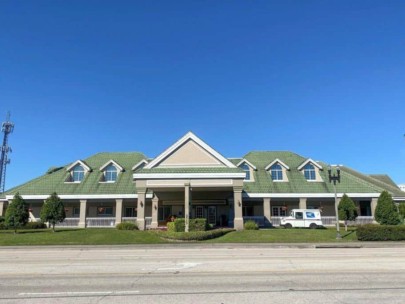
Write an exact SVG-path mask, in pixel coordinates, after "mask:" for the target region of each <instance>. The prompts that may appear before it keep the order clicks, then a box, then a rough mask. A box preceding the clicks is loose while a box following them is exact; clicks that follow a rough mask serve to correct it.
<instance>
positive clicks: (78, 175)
mask: <svg viewBox="0 0 405 304" xmlns="http://www.w3.org/2000/svg"><path fill="white" fill-rule="evenodd" d="M66 171H68V172H69V176H68V178H67V179H66V181H65V182H66V183H81V182H82V181H83V180H84V177H85V176H86V174H87V173H88V172H91V168H90V167H89V166H87V165H86V164H85V163H84V162H83V161H81V160H78V161H75V162H74V163H73V164H71V165H70V166H69V167H67V168H66Z"/></svg>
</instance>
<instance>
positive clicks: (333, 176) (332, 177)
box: [328, 166, 342, 239]
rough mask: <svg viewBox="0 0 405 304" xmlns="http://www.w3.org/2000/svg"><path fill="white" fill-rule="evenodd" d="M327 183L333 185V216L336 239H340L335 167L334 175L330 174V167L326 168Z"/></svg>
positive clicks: (337, 177)
mask: <svg viewBox="0 0 405 304" xmlns="http://www.w3.org/2000/svg"><path fill="white" fill-rule="evenodd" d="M328 175H329V182H330V183H332V184H333V190H334V191H335V214H336V239H341V238H342V236H341V235H340V226H339V213H338V203H337V193H336V182H338V183H340V168H339V166H336V173H333V174H332V167H331V166H329V168H328Z"/></svg>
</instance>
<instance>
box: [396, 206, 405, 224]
mask: <svg viewBox="0 0 405 304" xmlns="http://www.w3.org/2000/svg"><path fill="white" fill-rule="evenodd" d="M398 211H399V216H400V218H401V220H402V221H404V220H405V204H404V203H401V204H399V206H398Z"/></svg>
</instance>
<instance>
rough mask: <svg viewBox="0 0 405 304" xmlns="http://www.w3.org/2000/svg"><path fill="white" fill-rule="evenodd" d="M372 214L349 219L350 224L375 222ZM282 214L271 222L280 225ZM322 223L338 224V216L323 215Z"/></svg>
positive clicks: (325, 224) (274, 217)
mask: <svg viewBox="0 0 405 304" xmlns="http://www.w3.org/2000/svg"><path fill="white" fill-rule="evenodd" d="M373 220H374V218H373V217H372V216H359V217H357V219H356V221H349V222H348V225H349V226H350V225H364V224H371V223H373ZM280 221H281V216H272V217H271V224H272V225H273V226H280ZM322 224H323V226H325V227H329V226H336V216H322Z"/></svg>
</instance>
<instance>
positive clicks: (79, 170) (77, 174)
mask: <svg viewBox="0 0 405 304" xmlns="http://www.w3.org/2000/svg"><path fill="white" fill-rule="evenodd" d="M84 172H85V171H84V168H83V167H82V166H81V165H76V166H74V167H73V169H72V175H71V176H72V182H74V183H80V182H81V181H82V180H83V178H84Z"/></svg>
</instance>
